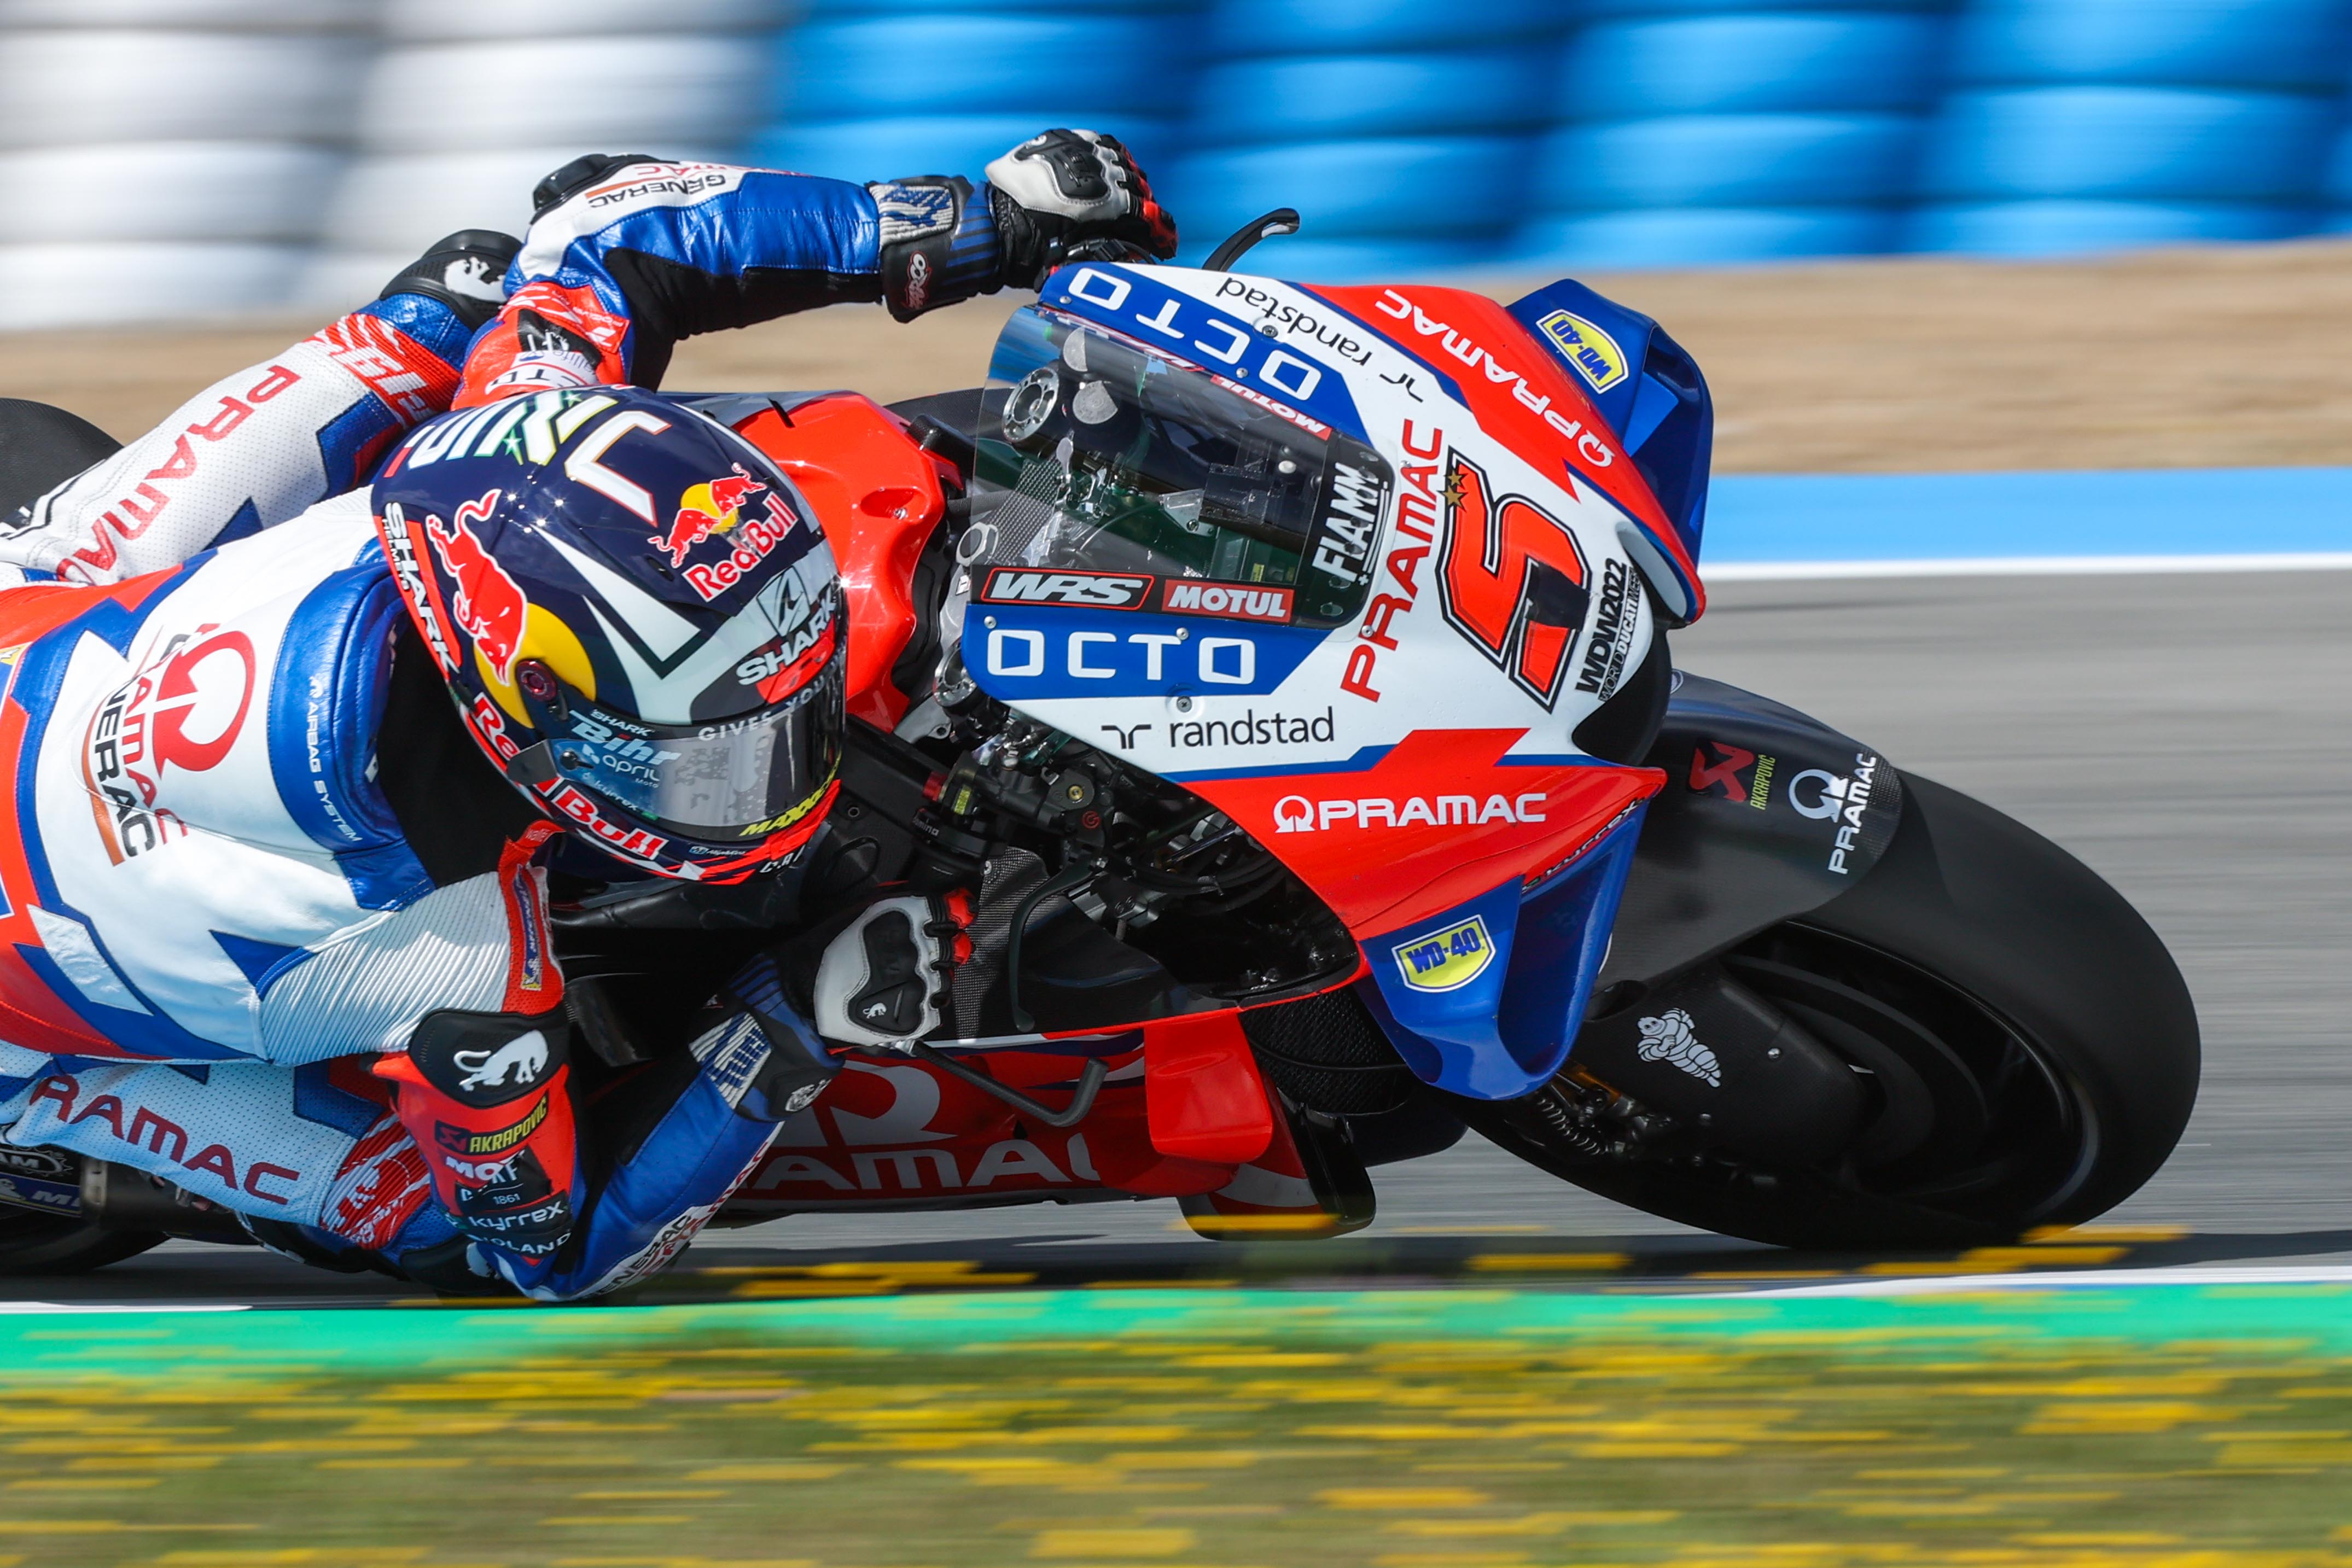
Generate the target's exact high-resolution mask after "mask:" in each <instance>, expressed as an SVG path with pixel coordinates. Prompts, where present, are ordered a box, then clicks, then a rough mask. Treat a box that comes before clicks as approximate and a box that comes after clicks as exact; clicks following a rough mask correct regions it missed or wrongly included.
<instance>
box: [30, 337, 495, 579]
mask: <svg viewBox="0 0 2352 1568" xmlns="http://www.w3.org/2000/svg"><path fill="white" fill-rule="evenodd" d="M472 336H473V329H472V328H471V327H469V326H467V324H466V322H465V321H464V320H463V319H461V317H460V315H459V313H458V311H457V309H456V308H452V307H451V306H450V305H449V304H447V303H446V302H444V301H443V300H440V299H435V298H425V297H424V296H422V295H417V294H395V295H394V296H392V297H391V298H385V299H379V300H377V301H375V302H374V303H373V304H371V305H365V306H362V307H361V308H359V309H357V310H354V311H352V313H351V314H350V315H348V316H345V317H343V318H342V319H340V320H338V321H336V322H335V323H334V324H333V325H331V326H330V327H327V328H326V329H323V330H321V331H320V332H318V333H315V334H314V335H312V336H310V337H309V338H306V339H304V340H302V341H300V342H299V343H296V344H294V345H292V346H291V347H289V348H288V349H286V350H284V351H283V352H281V353H279V354H278V355H276V356H275V357H273V358H271V359H268V360H265V361H262V362H261V363H260V364H257V365H255V366H252V367H251V368H250V369H247V370H242V371H237V372H236V374H234V375H231V376H227V377H226V378H224V379H223V380H221V381H218V382H215V383H214V384H213V385H211V386H210V387H207V388H205V391H203V392H199V393H198V394H196V396H195V397H194V398H193V399H191V400H190V401H189V402H185V403H184V404H182V405H181V406H180V407H179V408H178V409H177V410H176V411H174V412H173V414H172V416H171V417H170V418H169V419H166V420H165V421H164V422H163V423H161V424H159V425H157V426H156V427H155V428H154V429H153V430H152V431H150V432H148V433H147V434H145V435H142V436H140V437H139V438H138V439H136V440H134V441H132V442H131V444H129V445H127V446H125V447H123V448H122V449H121V451H120V452H117V453H116V454H114V455H113V456H111V457H109V458H107V459H106V460H105V461H103V462H101V463H99V464H97V465H93V466H91V467H89V468H87V469H85V470H83V471H82V472H81V473H80V474H79V475H77V476H74V477H73V478H71V479H69V480H68V481H67V482H66V483H65V484H63V485H60V486H58V487H57V488H56V489H54V490H52V491H50V492H49V493H48V494H47V495H46V496H43V497H40V499H38V500H37V501H35V502H34V503H33V504H32V505H31V506H29V507H26V508H25V509H24V510H23V511H22V512H20V513H19V514H18V515H17V516H16V517H15V518H13V519H0V536H4V537H0V586H5V585H7V584H11V583H17V582H26V581H43V580H49V579H51V578H56V579H59V580H66V581H70V582H88V583H105V582H120V581H121V580H124V579H126V578H131V577H137V576H139V575H141V574H142V573H143V572H150V571H159V570H163V569H165V568H168V567H174V566H178V565H179V564H180V563H181V562H183V561H184V560H186V559H188V558H189V557H191V556H193V555H195V554H197V553H198V552H200V551H202V550H206V549H211V548H212V547H213V546H215V545H218V544H226V542H228V541H229V540H231V539H236V538H244V537H245V536H246V535H247V534H252V533H257V532H258V531H260V530H261V529H263V528H273V527H275V526H277V525H278V524H279V523H282V522H285V521H287V520H288V519H289V518H291V517H296V516H298V515H299V514H300V513H301V512H303V511H304V510H306V509H307V508H309V507H311V506H313V505H315V504H316V503H318V502H319V501H321V500H323V499H325V498H326V497H330V496H335V495H340V494H341V493H342V492H343V491H346V490H348V489H350V488H352V486H354V485H356V484H358V483H360V482H361V481H362V479H363V478H365V476H367V475H368V474H370V473H371V472H373V469H374V466H375V463H376V459H377V458H378V457H379V456H381V455H383V451H384V449H385V448H386V447H387V446H388V445H389V444H391V443H393V442H394V441H395V440H397V439H398V438H399V437H400V436H401V435H402V434H405V433H406V432H407V431H408V430H409V429H411V428H412V427H413V426H415V425H416V424H418V423H422V422H423V421H425V420H426V419H429V418H431V417H432V416H433V415H435V414H436V413H442V412H443V411H445V410H446V409H447V407H448V406H449V398H450V395H451V394H452V393H453V392H456V391H457V367H458V365H459V364H460V363H461V362H462V361H463V360H464V358H465V351H466V345H467V340H469V339H471V337H472Z"/></svg>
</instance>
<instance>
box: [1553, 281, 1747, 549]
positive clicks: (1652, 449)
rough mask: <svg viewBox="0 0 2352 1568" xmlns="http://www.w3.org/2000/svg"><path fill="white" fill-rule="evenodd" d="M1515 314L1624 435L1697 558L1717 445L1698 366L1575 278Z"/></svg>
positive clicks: (1650, 325) (1647, 323)
mask: <svg viewBox="0 0 2352 1568" xmlns="http://www.w3.org/2000/svg"><path fill="white" fill-rule="evenodd" d="M1510 312H1511V315H1512V316H1513V317H1514V318H1515V319H1517V321H1518V322H1519V323H1520V325H1522V326H1524V327H1525V328H1527V329H1528V335H1529V336H1530V337H1532V338H1533V339H1534V340H1536V342H1537V343H1538V345H1540V346H1541V347H1542V348H1543V349H1544V350H1546V351H1547V352H1549V353H1550V354H1551V355H1552V356H1553V357H1554V358H1555V359H1557V360H1559V361H1560V363H1562V364H1564V365H1566V366H1567V367H1568V369H1569V371H1570V373H1572V374H1573V375H1574V376H1575V377H1576V379H1577V384H1578V390H1579V391H1580V392H1584V393H1586V394H1587V395H1588V396H1590V397H1591V399H1592V403H1593V406H1594V407H1595V408H1596V409H1598V410H1599V411H1600V413H1601V418H1603V419H1605V420H1607V421H1608V422H1609V424H1610V426H1611V428H1612V429H1614V430H1615V431H1616V432H1617V438H1618V440H1619V441H1620V442H1622V444H1624V447H1625V450H1626V451H1627V452H1629V453H1630V454H1632V455H1633V466H1634V467H1636V468H1638V469H1640V470H1641V472H1642V477H1643V478H1644V479H1646V480H1648V481H1649V483H1650V490H1651V493H1652V494H1653V495H1654V496H1656V497H1657V498H1658V505H1659V506H1660V507H1662V508H1664V511H1665V514H1666V518H1667V520H1668V521H1669V522H1671V523H1673V524H1674V526H1675V532H1676V533H1677V534H1679V535H1680V536H1681V538H1682V544H1683V548H1684V549H1685V550H1686V551H1687V552H1688V553H1689V555H1690V558H1691V559H1692V560H1693V561H1694V562H1696V560H1697V559H1698V553H1699V538H1700V536H1701V535H1702V534H1703V533H1704V532H1705V531H1706V479H1707V467H1708V465H1709V463H1710V462H1711V461H1712V460H1713V454H1714V448H1715V404H1714V402H1713V400H1712V399H1711V398H1710V397H1709V396H1708V394H1707V390H1706V377H1704V376H1702V375H1701V374H1700V373H1699V369H1698V365H1697V362H1696V361H1694V360H1692V358H1691V357H1690V356H1689V355H1688V354H1686V353H1685V352H1684V351H1683V349H1682V346H1681V345H1680V344H1678V343H1676V342H1675V340H1673V339H1672V338H1669V337H1668V336H1666V334H1665V332H1664V330H1663V329H1660V327H1659V326H1658V324H1657V322H1655V321H1654V320H1652V319H1650V318H1649V317H1647V316H1644V315H1643V314H1642V313H1641V312H1639V311H1637V310H1628V309H1627V308H1625V307H1623V306H1622V305H1619V304H1617V303H1616V302H1614V301H1613V300H1611V299H1607V298H1603V297H1601V295H1598V294H1595V293H1594V292H1593V291H1592V290H1591V289H1590V288H1587V287H1584V285H1582V284H1581V283H1577V282H1574V281H1572V280H1570V279H1568V278H1562V279H1560V280H1559V282H1558V283H1554V284H1551V285H1549V286H1548V287H1543V288H1538V289H1537V290H1536V291H1535V292H1534V293H1533V294H1530V295H1528V297H1527V298H1524V299H1521V300H1519V301H1518V302H1517V303H1516V304H1514V305H1512V306H1511V307H1510Z"/></svg>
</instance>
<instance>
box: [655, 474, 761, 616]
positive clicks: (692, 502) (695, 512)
mask: <svg viewBox="0 0 2352 1568" xmlns="http://www.w3.org/2000/svg"><path fill="white" fill-rule="evenodd" d="M734 467H735V472H734V474H733V475H732V476H730V477H728V478H724V479H713V480H711V481H709V483H707V484H702V485H695V486H689V487H688V490H687V492H686V494H685V495H683V496H681V497H678V507H677V516H676V517H672V518H671V519H670V525H669V531H668V532H667V533H660V534H654V535H651V536H649V538H650V539H651V542H652V543H653V544H654V545H655V546H656V548H657V549H661V550H662V551H663V552H665V553H666V554H667V555H668V557H669V563H670V565H672V566H676V567H682V566H684V565H685V564H686V557H687V552H688V551H689V550H691V549H694V547H695V546H697V545H698V544H700V543H701V542H702V541H703V540H705V539H707V538H710V537H711V536H712V535H713V534H730V533H733V532H734V531H735V526H736V524H737V523H739V522H740V521H741V520H742V519H741V512H742V507H743V503H744V502H746V501H748V500H750V499H751V497H754V496H758V495H761V494H764V493H765V492H766V490H767V488H768V487H767V486H765V485H762V484H761V483H760V482H759V481H758V480H756V479H754V478H752V477H751V475H750V474H748V473H746V472H744V469H743V465H741V464H740V463H739V464H736V465H734ZM703 597H704V598H705V599H709V597H711V596H710V595H709V594H708V593H706V594H704V595H703Z"/></svg>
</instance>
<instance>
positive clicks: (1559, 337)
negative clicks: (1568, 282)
mask: <svg viewBox="0 0 2352 1568" xmlns="http://www.w3.org/2000/svg"><path fill="white" fill-rule="evenodd" d="M1536 325H1538V326H1539V327H1541V328H1542V329H1543V331H1544V336H1545V337H1547V338H1549V339H1550V340H1552V341H1553V342H1555V343H1557V344H1559V351H1560V352H1561V353H1563V354H1565V355H1567V356H1568V362H1569V363H1570V364H1571V365H1573V366H1575V367H1576V373H1577V374H1578V375H1580V376H1582V377H1583V378H1584V380H1585V382H1586V384H1587V385H1589V386H1591V388H1592V390H1593V391H1594V392H1607V391H1608V390H1609V389H1610V388H1611V387H1613V386H1615V385H1616V384H1617V383H1618V382H1622V381H1623V380H1624V379H1625V377H1626V374H1627V371H1628V367H1627V365H1626V363H1625V350H1622V349H1621V348H1619V347H1618V346H1617V340H1616V339H1614V338H1612V337H1611V336H1610V335H1609V334H1608V333H1606V332H1604V331H1602V330H1601V329H1600V328H1598V327H1596V326H1594V325H1593V324H1592V323H1591V322H1590V321H1588V320H1586V319H1584V318H1583V317H1581V316H1579V315H1577V314H1576V313H1575V312H1574V311H1571V310H1555V311H1553V312H1552V313H1551V314H1550V315H1549V316H1547V317H1545V318H1544V319H1542V320H1541V321H1538V323H1536Z"/></svg>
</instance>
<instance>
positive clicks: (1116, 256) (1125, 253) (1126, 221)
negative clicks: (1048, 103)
mask: <svg viewBox="0 0 2352 1568" xmlns="http://www.w3.org/2000/svg"><path fill="white" fill-rule="evenodd" d="M988 188H989V206H990V210H991V212H992V214H993V215H994V217H995V219H996V236H997V245H998V247H999V254H1000V255H1001V256H1002V257H1003V278H1004V281H1005V282H1006V283H1008V284H1010V285H1012V286H1013V287H1016V288H1034V287H1036V286H1037V284H1038V283H1039V282H1040V281H1041V280H1042V279H1043V278H1044V277H1045V274H1047V273H1048V272H1051V271H1052V270H1053V269H1054V268H1055V267H1059V266H1060V265H1062V263H1064V262H1066V261H1141V260H1144V259H1146V258H1148V257H1152V256H1157V257H1158V258H1159V259H1160V260H1162V261H1165V260H1167V259H1168V258H1169V257H1170V256H1174V255H1175V254H1176V220H1175V219H1173V218H1171V217H1170V216H1169V215H1168V213H1167V211H1166V209H1164V208H1162V207H1161V206H1160V204H1159V203H1158V202H1157V201H1155V200H1154V199H1153V198H1152V194H1151V182H1150V180H1147V179H1145V178H1144V175H1143V171H1142V169H1141V168H1140V167H1139V166H1138V165H1137V163H1136V162H1135V159H1134V157H1133V155H1132V154H1130V153H1129V152H1128V150H1127V149H1126V147H1124V146H1123V145H1121V144H1120V142H1119V141H1118V139H1117V138H1116V137H1110V136H1102V135H1098V134H1097V133H1096V132H1094V131H1046V132H1045V133H1044V134H1043V135H1040V136H1033V137H1031V138H1030V139H1029V140H1028V141H1024V142H1023V143H1022V144H1021V145H1020V146H1018V147H1015V148H1014V149H1013V151H1012V152H1007V153H1006V154H1005V155H1004V156H1003V157H1002V158H999V159H997V160H996V161H995V162H992V163H991V164H990V165H989V166H988Z"/></svg>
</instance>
